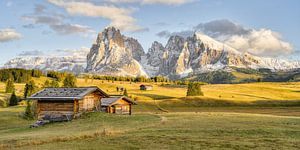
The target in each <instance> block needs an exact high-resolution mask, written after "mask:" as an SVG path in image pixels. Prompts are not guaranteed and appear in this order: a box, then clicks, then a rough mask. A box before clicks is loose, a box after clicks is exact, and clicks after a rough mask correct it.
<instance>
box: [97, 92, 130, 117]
mask: <svg viewBox="0 0 300 150" xmlns="http://www.w3.org/2000/svg"><path fill="white" fill-rule="evenodd" d="M135 104H136V103H135V102H133V101H132V100H131V99H129V98H127V97H124V96H121V97H109V98H102V100H101V110H102V111H103V112H107V113H115V114H129V115H131V112H132V105H135Z"/></svg>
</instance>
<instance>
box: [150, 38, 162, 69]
mask: <svg viewBox="0 0 300 150" xmlns="http://www.w3.org/2000/svg"><path fill="white" fill-rule="evenodd" d="M164 52H165V48H164V46H163V45H162V44H161V43H159V42H157V41H155V42H154V43H152V46H151V48H149V50H148V53H147V60H148V61H147V64H149V65H151V66H153V67H159V66H160V65H161V64H162V60H163V59H162V57H163V55H164Z"/></svg>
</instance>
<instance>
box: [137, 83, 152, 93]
mask: <svg viewBox="0 0 300 150" xmlns="http://www.w3.org/2000/svg"><path fill="white" fill-rule="evenodd" d="M140 90H144V91H151V90H153V86H152V85H145V84H142V85H140Z"/></svg>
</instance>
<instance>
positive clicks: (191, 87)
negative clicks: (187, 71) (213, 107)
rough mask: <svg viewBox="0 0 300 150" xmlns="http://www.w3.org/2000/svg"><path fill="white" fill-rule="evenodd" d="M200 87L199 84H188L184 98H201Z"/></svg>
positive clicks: (200, 84)
mask: <svg viewBox="0 0 300 150" xmlns="http://www.w3.org/2000/svg"><path fill="white" fill-rule="evenodd" d="M202 85H203V84H202V83H199V82H190V83H189V84H188V89H187V93H186V96H203V92H202V90H201V86H202Z"/></svg>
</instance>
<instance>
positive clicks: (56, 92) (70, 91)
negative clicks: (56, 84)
mask: <svg viewBox="0 0 300 150" xmlns="http://www.w3.org/2000/svg"><path fill="white" fill-rule="evenodd" d="M95 91H99V92H100V93H101V94H103V95H104V96H105V97H109V96H108V95H107V94H106V93H105V92H104V91H102V90H101V89H99V88H98V87H79V88H45V89H43V90H41V91H39V92H37V93H35V94H33V95H32V96H30V97H28V98H27V99H39V100H40V99H71V100H74V99H83V97H84V96H86V95H88V94H90V93H92V92H95Z"/></svg>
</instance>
